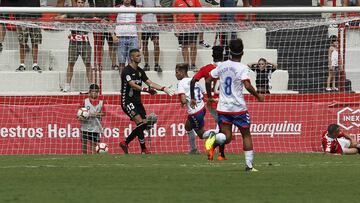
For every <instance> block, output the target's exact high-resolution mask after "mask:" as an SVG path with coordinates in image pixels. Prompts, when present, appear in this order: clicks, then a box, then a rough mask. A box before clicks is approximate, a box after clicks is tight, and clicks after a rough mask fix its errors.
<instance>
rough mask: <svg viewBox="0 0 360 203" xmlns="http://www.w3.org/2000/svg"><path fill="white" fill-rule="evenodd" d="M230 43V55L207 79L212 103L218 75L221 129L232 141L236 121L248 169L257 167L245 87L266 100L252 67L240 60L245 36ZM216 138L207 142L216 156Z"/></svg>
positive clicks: (212, 154) (262, 99)
mask: <svg viewBox="0 0 360 203" xmlns="http://www.w3.org/2000/svg"><path fill="white" fill-rule="evenodd" d="M229 47H230V54H231V59H230V60H227V61H224V62H222V63H220V64H219V65H218V66H217V67H216V68H215V69H213V70H212V71H211V72H210V75H211V77H209V78H208V79H207V80H206V92H207V95H208V100H209V102H210V103H211V102H212V101H213V100H214V99H213V98H212V95H211V86H210V84H211V81H212V80H213V79H214V78H219V81H220V95H219V102H218V105H217V109H216V110H217V112H218V115H219V122H218V124H219V126H220V131H221V132H222V133H224V134H225V135H226V142H225V143H230V142H231V140H232V136H233V134H232V125H236V126H237V127H238V128H239V129H240V132H241V135H242V138H243V149H244V154H245V161H246V168H245V170H246V171H257V170H256V169H254V168H253V158H254V152H253V143H252V139H251V133H250V115H249V113H248V111H247V106H246V103H245V100H244V95H243V87H245V88H246V89H247V91H248V92H249V93H250V94H252V95H254V96H255V97H256V98H257V100H258V101H260V102H262V101H264V97H263V96H262V95H261V94H258V93H257V92H256V90H255V88H254V87H253V86H252V85H251V83H250V76H249V68H248V67H247V66H246V65H244V64H242V63H241V58H242V56H243V53H244V52H243V50H244V45H243V42H242V40H241V39H235V40H231V41H230V46H229ZM217 140H218V139H217V138H216V137H215V138H214V137H210V138H209V139H208V140H207V141H206V143H205V145H206V150H207V152H208V157H209V158H212V157H213V156H214V148H215V146H216V145H219V144H222V143H218V141H217ZM215 141H216V142H215Z"/></svg>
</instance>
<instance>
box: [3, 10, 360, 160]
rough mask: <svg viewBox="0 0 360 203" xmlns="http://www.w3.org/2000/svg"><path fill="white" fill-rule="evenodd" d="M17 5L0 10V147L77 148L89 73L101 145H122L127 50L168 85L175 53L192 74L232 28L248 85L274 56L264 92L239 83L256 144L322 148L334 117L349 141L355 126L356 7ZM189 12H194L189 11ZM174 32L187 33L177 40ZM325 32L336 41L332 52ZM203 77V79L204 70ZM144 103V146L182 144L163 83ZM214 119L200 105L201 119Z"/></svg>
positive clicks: (238, 144)
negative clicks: (149, 117)
mask: <svg viewBox="0 0 360 203" xmlns="http://www.w3.org/2000/svg"><path fill="white" fill-rule="evenodd" d="M17 9H18V8H17ZM17 9H16V8H9V9H8V10H6V9H5V8H0V11H1V13H3V14H2V16H1V19H0V24H1V25H0V27H1V33H0V34H1V36H4V40H2V39H1V37H0V41H1V40H2V41H1V43H2V51H1V52H0V73H1V74H0V85H1V87H2V88H1V90H0V123H1V125H0V154H81V153H82V149H83V146H82V145H83V143H82V133H81V128H80V121H78V120H77V117H76V114H77V111H78V109H79V108H80V107H81V106H83V105H84V100H85V99H86V98H88V97H89V94H87V92H88V89H89V85H90V84H91V83H96V84H98V85H99V86H100V98H101V99H102V100H104V107H105V112H106V115H105V116H104V117H103V118H102V119H101V124H102V125H101V126H102V130H101V134H100V142H103V143H107V144H108V146H109V153H111V154H121V153H123V151H122V150H121V149H120V147H119V143H120V141H122V140H124V139H125V138H126V137H127V136H128V135H129V134H130V132H131V131H132V130H133V129H134V128H135V123H134V122H132V121H131V120H130V119H129V117H128V116H127V115H126V114H125V113H124V112H123V111H122V108H121V103H120V101H121V96H120V88H121V80H120V75H119V69H120V71H121V70H122V67H121V64H122V63H124V64H125V65H127V63H128V61H127V59H126V54H125V55H124V54H123V53H127V52H128V51H129V50H130V49H131V48H134V47H137V48H140V49H141V55H142V60H141V63H140V67H141V68H144V67H145V64H147V65H148V66H146V68H149V70H147V71H146V74H147V76H148V77H149V79H150V80H152V81H153V82H156V83H158V84H160V85H162V86H172V87H173V88H174V89H175V87H176V86H177V83H178V80H177V79H176V77H175V66H176V64H177V63H184V62H187V63H189V68H190V70H189V72H188V74H189V77H192V76H193V75H194V73H195V72H196V71H197V70H198V69H200V68H201V67H203V66H205V65H206V64H209V63H212V62H213V59H212V49H211V47H212V46H222V47H224V48H225V51H224V53H223V55H224V58H225V60H226V59H228V58H229V57H230V56H229V50H228V44H229V40H231V39H234V38H241V39H242V40H243V43H244V47H245V48H244V55H243V57H242V63H244V64H254V65H253V66H252V69H251V70H250V71H249V74H250V76H251V82H252V84H253V86H254V87H257V82H259V81H260V79H259V81H257V77H259V78H260V76H264V75H261V74H262V73H261V72H259V71H258V70H259V63H260V62H261V60H260V61H259V59H260V58H264V59H266V61H267V63H269V64H276V65H277V69H276V70H269V67H268V69H267V70H268V71H267V73H270V74H266V75H265V76H264V77H263V79H262V81H264V79H266V78H268V79H269V83H270V84H269V92H270V94H267V95H265V102H263V103H259V102H257V101H256V100H255V99H254V97H252V96H251V95H250V94H248V93H247V92H246V91H245V93H244V94H245V100H246V102H247V105H248V110H249V112H250V115H251V127H250V130H251V133H252V138H253V142H254V150H255V151H256V152H320V151H321V142H320V138H321V134H322V132H323V131H325V130H326V129H327V126H328V125H329V124H331V123H337V124H339V125H340V126H341V128H342V130H343V131H344V132H346V133H348V134H351V135H353V136H355V138H356V139H358V137H359V135H360V133H359V132H360V131H359V126H360V119H359V116H360V107H359V101H360V95H359V93H358V92H359V91H360V79H359V78H360V70H359V68H358V57H359V56H360V48H359V47H360V46H359V45H360V44H359V43H360V39H359V38H360V31H359V29H358V28H359V22H360V21H359V20H360V17H359V16H357V15H354V16H353V15H347V14H348V13H347V12H342V13H339V12H334V13H329V12H327V13H325V12H321V11H320V12H314V13H310V12H307V13H306V14H304V13H302V12H293V11H291V10H287V11H286V10H284V11H281V9H280V11H278V13H274V11H271V12H269V13H266V12H265V11H261V10H256V8H253V9H248V10H246V9H244V10H241V8H237V9H238V11H236V9H234V10H231V12H230V10H229V12H228V11H227V10H222V11H221V10H216V11H218V12H220V13H216V12H215V13H214V11H212V10H211V9H207V10H206V9H205V10H204V11H200V9H194V11H193V13H191V12H190V13H189V9H182V10H183V12H184V13H179V10H178V9H175V10H174V12H173V11H171V12H173V13H170V10H167V12H166V9H163V8H160V9H158V8H157V9H152V10H149V8H136V9H134V8H124V7H121V8H116V9H115V8H109V9H108V10H107V9H101V8H93V9H92V10H90V9H89V10H86V9H84V10H80V9H78V10H76V9H75V8H72V9H68V8H58V10H56V9H55V8H51V9H50V8H38V9H40V10H39V11H41V12H38V11H37V13H35V12H30V11H31V10H30V11H29V12H26V13H24V12H21V8H20V10H17ZM52 9H53V10H52ZM111 9H112V10H111ZM5 10H6V12H5ZM129 10H130V11H132V12H129ZM149 11H151V12H155V14H154V15H152V14H149ZM190 11H191V10H190ZM205 11H206V12H205ZM240 11H241V12H240ZM149 16H150V17H149ZM184 16H185V17H184ZM186 16H187V17H186ZM189 16H190V17H189ZM192 17H195V18H196V17H198V19H199V20H197V21H196V22H191V19H190V20H189V19H187V18H192ZM149 19H152V20H153V21H149ZM154 20H155V21H154ZM194 33H196V34H194ZM179 35H180V36H184V38H183V39H182V44H179V38H178V37H177V36H179ZM157 36H158V38H157ZM195 36H196V37H195ZM331 36H335V37H336V40H332V38H331ZM180 41H181V40H180ZM157 42H158V43H159V46H158V47H159V48H157V44H156V43H157ZM332 42H336V43H334V44H335V45H334V46H333V48H332V50H331V51H329V48H330V46H332V44H331V43H332ZM145 45H147V46H145ZM188 48H189V49H188ZM186 50H188V51H186ZM334 53H337V54H334ZM146 54H148V56H147V55H146ZM156 65H159V66H156ZM192 65H193V66H192ZM160 68H161V69H160ZM40 69H41V70H40ZM329 69H331V70H333V71H331V74H332V77H331V82H330V83H328V76H329ZM332 80H333V81H334V82H332ZM260 82H261V81H260ZM200 83H201V85H202V86H204V80H201V81H200ZM327 88H328V89H327ZM142 102H143V104H144V106H145V109H146V112H147V114H150V113H152V112H153V113H155V114H156V115H157V116H158V121H157V123H156V124H155V125H154V127H153V128H152V129H151V130H149V131H146V132H145V137H146V144H147V147H148V148H149V150H150V151H151V152H152V153H187V152H188V151H189V150H190V146H189V141H188V136H187V133H186V130H185V127H184V126H185V124H184V123H185V121H186V119H187V111H186V108H182V107H181V105H180V102H179V97H178V96H168V95H166V94H164V93H162V92H160V91H159V92H158V94H157V95H148V94H142ZM215 126H216V123H215V121H214V119H213V118H212V116H211V114H210V113H209V111H208V112H207V114H206V119H205V128H206V129H211V128H215ZM234 133H235V139H234V140H232V142H231V143H230V144H228V145H227V146H226V152H235V153H238V152H242V151H243V150H242V138H241V134H240V132H239V130H238V129H236V128H234ZM196 143H197V147H198V149H199V150H200V151H202V152H204V149H203V144H204V141H203V140H201V139H198V138H197V139H196ZM129 147H130V149H129V151H130V153H139V152H140V147H139V143H138V141H137V140H134V141H133V142H131V144H130V145H129ZM87 151H88V152H89V153H90V146H87Z"/></svg>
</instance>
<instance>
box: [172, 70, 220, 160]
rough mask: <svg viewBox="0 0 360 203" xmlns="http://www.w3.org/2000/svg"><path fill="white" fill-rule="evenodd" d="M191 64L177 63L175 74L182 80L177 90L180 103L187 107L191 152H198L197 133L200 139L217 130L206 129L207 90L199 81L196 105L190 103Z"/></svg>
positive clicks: (187, 128)
mask: <svg viewBox="0 0 360 203" xmlns="http://www.w3.org/2000/svg"><path fill="white" fill-rule="evenodd" d="M188 66H189V64H186V63H180V64H177V65H176V68H175V76H176V78H177V79H178V80H180V82H179V83H178V88H177V92H178V95H179V99H180V103H181V105H182V106H186V107H187V112H188V118H187V120H186V123H185V130H186V131H187V134H188V136H189V142H190V147H191V150H190V153H191V154H195V153H197V147H196V143H195V137H196V134H197V135H198V137H199V138H200V139H206V138H208V137H209V136H210V135H215V130H207V131H205V129H204V124H205V121H204V118H205V114H206V110H205V103H204V101H203V93H204V92H205V91H204V90H203V88H202V87H201V86H200V84H199V83H198V82H196V83H195V88H194V89H195V100H196V105H195V106H194V107H192V106H191V105H190V101H191V96H190V82H191V80H192V78H191V77H189V76H188V73H187V72H188Z"/></svg>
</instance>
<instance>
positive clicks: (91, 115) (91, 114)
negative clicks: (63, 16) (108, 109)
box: [90, 112, 105, 118]
mask: <svg viewBox="0 0 360 203" xmlns="http://www.w3.org/2000/svg"><path fill="white" fill-rule="evenodd" d="M103 116H105V112H94V113H90V117H98V118H101V117H103Z"/></svg>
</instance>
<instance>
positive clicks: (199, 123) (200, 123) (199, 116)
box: [188, 108, 206, 130]
mask: <svg viewBox="0 0 360 203" xmlns="http://www.w3.org/2000/svg"><path fill="white" fill-rule="evenodd" d="M205 114H206V110H205V108H203V109H202V110H200V111H199V112H197V113H196V114H192V115H188V120H189V121H190V124H191V127H192V129H194V130H197V129H200V128H202V127H204V125H205V120H204V118H205Z"/></svg>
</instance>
